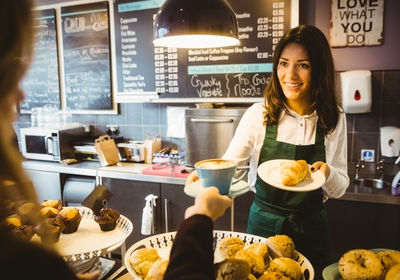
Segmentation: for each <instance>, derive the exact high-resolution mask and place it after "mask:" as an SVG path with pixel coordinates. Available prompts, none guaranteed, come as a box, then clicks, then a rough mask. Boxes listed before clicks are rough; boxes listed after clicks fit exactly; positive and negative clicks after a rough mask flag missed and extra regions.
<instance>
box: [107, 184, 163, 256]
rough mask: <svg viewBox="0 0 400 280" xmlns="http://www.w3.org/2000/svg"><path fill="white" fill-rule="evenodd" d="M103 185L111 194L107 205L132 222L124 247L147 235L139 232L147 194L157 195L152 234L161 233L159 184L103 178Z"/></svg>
mask: <svg viewBox="0 0 400 280" xmlns="http://www.w3.org/2000/svg"><path fill="white" fill-rule="evenodd" d="M102 182H103V185H104V186H105V187H107V189H109V190H110V191H111V192H112V194H113V196H112V197H111V199H110V201H109V207H111V208H115V209H116V210H118V211H119V212H120V213H121V214H122V215H124V216H126V217H127V218H129V220H130V221H131V222H132V224H133V230H132V233H131V235H130V236H129V237H128V238H127V240H126V248H127V249H128V248H129V247H130V246H131V245H133V244H134V243H136V242H138V241H139V240H142V239H144V238H146V237H148V235H142V234H141V233H140V231H141V226H142V213H143V208H144V206H145V200H144V198H145V197H146V196H147V195H149V194H154V195H156V196H158V199H157V201H156V206H155V207H154V209H153V211H154V214H155V216H154V226H155V228H154V234H158V233H161V230H162V227H161V225H162V222H161V218H162V216H161V203H160V197H161V196H160V184H159V183H151V182H142V181H131V180H121V179H110V178H103V179H102Z"/></svg>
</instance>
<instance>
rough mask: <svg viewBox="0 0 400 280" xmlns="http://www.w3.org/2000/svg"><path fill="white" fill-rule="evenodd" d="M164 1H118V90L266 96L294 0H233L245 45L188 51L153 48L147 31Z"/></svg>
mask: <svg viewBox="0 0 400 280" xmlns="http://www.w3.org/2000/svg"><path fill="white" fill-rule="evenodd" d="M163 2H164V1H162V0H160V1H157V0H152V1H135V2H132V1H118V2H117V3H115V8H114V11H115V12H116V14H115V16H114V18H115V23H116V36H115V37H116V40H115V41H116V42H115V43H116V58H117V77H118V92H120V93H121V92H122V93H123V92H129V93H132V92H134V93H141V92H142V93H143V94H146V93H148V92H151V93H154V92H157V93H158V94H159V95H160V98H222V97H225V98H226V97H227V98H236V97H262V96H263V91H264V88H265V86H266V84H267V82H268V80H269V76H270V73H271V72H272V56H273V52H274V49H275V46H276V44H277V43H278V41H279V39H280V38H281V37H282V36H283V34H284V32H285V31H286V30H288V29H289V28H290V2H291V1H290V0H281V1H274V0H254V1H252V4H251V5H249V4H248V3H246V2H244V1H241V0H229V1H228V2H229V3H230V5H231V7H232V8H233V10H234V11H235V13H236V16H237V19H238V23H239V39H240V41H241V45H240V46H236V47H226V48H212V49H188V50H187V49H174V48H163V47H154V45H153V43H152V39H153V38H152V36H149V34H152V30H153V24H154V18H155V14H156V12H157V11H158V8H159V7H160V6H161V5H162V3H163ZM127 43H131V44H130V46H129V47H128V46H127V45H129V44H127Z"/></svg>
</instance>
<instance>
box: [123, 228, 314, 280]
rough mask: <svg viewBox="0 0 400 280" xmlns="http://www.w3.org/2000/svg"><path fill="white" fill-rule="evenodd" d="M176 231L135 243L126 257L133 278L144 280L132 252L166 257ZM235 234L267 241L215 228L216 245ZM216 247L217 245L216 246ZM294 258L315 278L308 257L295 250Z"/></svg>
mask: <svg viewBox="0 0 400 280" xmlns="http://www.w3.org/2000/svg"><path fill="white" fill-rule="evenodd" d="M175 234H176V231H174V232H168V233H162V234H158V235H153V236H150V237H147V238H145V239H142V240H140V241H138V242H136V243H135V244H133V245H132V246H131V247H130V248H129V249H128V251H127V252H126V254H125V257H124V264H125V267H126V269H127V270H128V272H129V273H130V275H132V276H133V279H137V280H142V278H141V277H140V276H139V275H137V274H136V272H135V270H134V269H133V268H132V266H131V264H130V257H131V255H132V253H133V252H134V251H135V250H137V249H140V248H156V249H157V250H158V253H159V255H160V257H161V258H163V259H166V258H168V257H169V251H170V249H171V247H172V243H173V241H174V238H175ZM229 236H235V237H239V238H240V239H242V240H243V242H244V243H245V245H246V246H247V245H250V244H253V243H255V242H265V241H266V238H264V237H260V236H256V235H252V234H247V233H242V232H232V231H221V230H214V245H216V244H218V243H219V242H220V241H221V240H222V239H223V238H225V237H229ZM214 247H215V246H214ZM294 260H295V261H297V262H298V263H299V264H300V266H301V270H302V271H303V276H304V277H303V278H304V280H313V279H314V268H313V266H312V265H311V263H310V261H309V260H308V259H306V257H304V256H303V255H302V254H301V253H299V252H297V251H295V255H294Z"/></svg>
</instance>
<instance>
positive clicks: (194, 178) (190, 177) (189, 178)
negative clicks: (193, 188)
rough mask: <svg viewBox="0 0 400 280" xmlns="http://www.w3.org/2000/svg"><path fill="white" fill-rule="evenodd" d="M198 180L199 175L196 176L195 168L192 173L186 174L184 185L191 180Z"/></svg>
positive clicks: (191, 181)
mask: <svg viewBox="0 0 400 280" xmlns="http://www.w3.org/2000/svg"><path fill="white" fill-rule="evenodd" d="M198 180H199V176H197V172H196V170H195V171H193V172H192V173H190V174H189V176H187V178H186V182H185V185H189V184H191V183H193V182H196V181H198Z"/></svg>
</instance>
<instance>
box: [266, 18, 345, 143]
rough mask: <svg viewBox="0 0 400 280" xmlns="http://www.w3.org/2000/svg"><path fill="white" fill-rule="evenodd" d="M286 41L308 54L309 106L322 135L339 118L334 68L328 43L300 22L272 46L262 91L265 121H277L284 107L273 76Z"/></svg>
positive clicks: (283, 97)
mask: <svg viewBox="0 0 400 280" xmlns="http://www.w3.org/2000/svg"><path fill="white" fill-rule="evenodd" d="M289 43H297V44H300V45H302V46H303V47H304V48H305V49H306V50H307V53H308V56H309V59H310V63H311V69H312V70H311V71H312V72H311V88H310V90H311V100H312V104H311V107H310V109H311V110H314V109H315V110H316V111H317V114H318V125H319V127H320V129H321V131H322V132H323V134H324V135H328V134H329V133H330V132H332V131H333V130H334V129H335V128H336V125H337V123H338V120H339V108H338V102H337V98H336V94H335V69H334V64H333V58H332V53H331V49H330V47H329V43H328V41H327V39H326V37H325V35H324V34H323V33H322V32H321V30H319V29H318V28H316V27H314V26H311V25H300V26H298V27H296V28H293V29H291V30H289V31H288V32H287V33H286V34H285V35H284V36H283V37H282V38H281V40H280V41H279V43H278V44H277V46H276V49H275V53H274V59H273V72H272V76H271V81H270V83H269V84H268V85H267V88H266V90H265V106H266V109H267V112H266V116H265V123H266V124H267V125H270V124H277V123H278V121H279V117H280V114H281V112H282V110H287V108H286V105H285V102H286V97H285V95H284V93H283V91H282V88H281V86H280V83H279V79H278V75H277V66H278V63H279V59H280V56H281V54H282V51H283V49H284V48H285V47H286V46H287V44H289Z"/></svg>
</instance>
